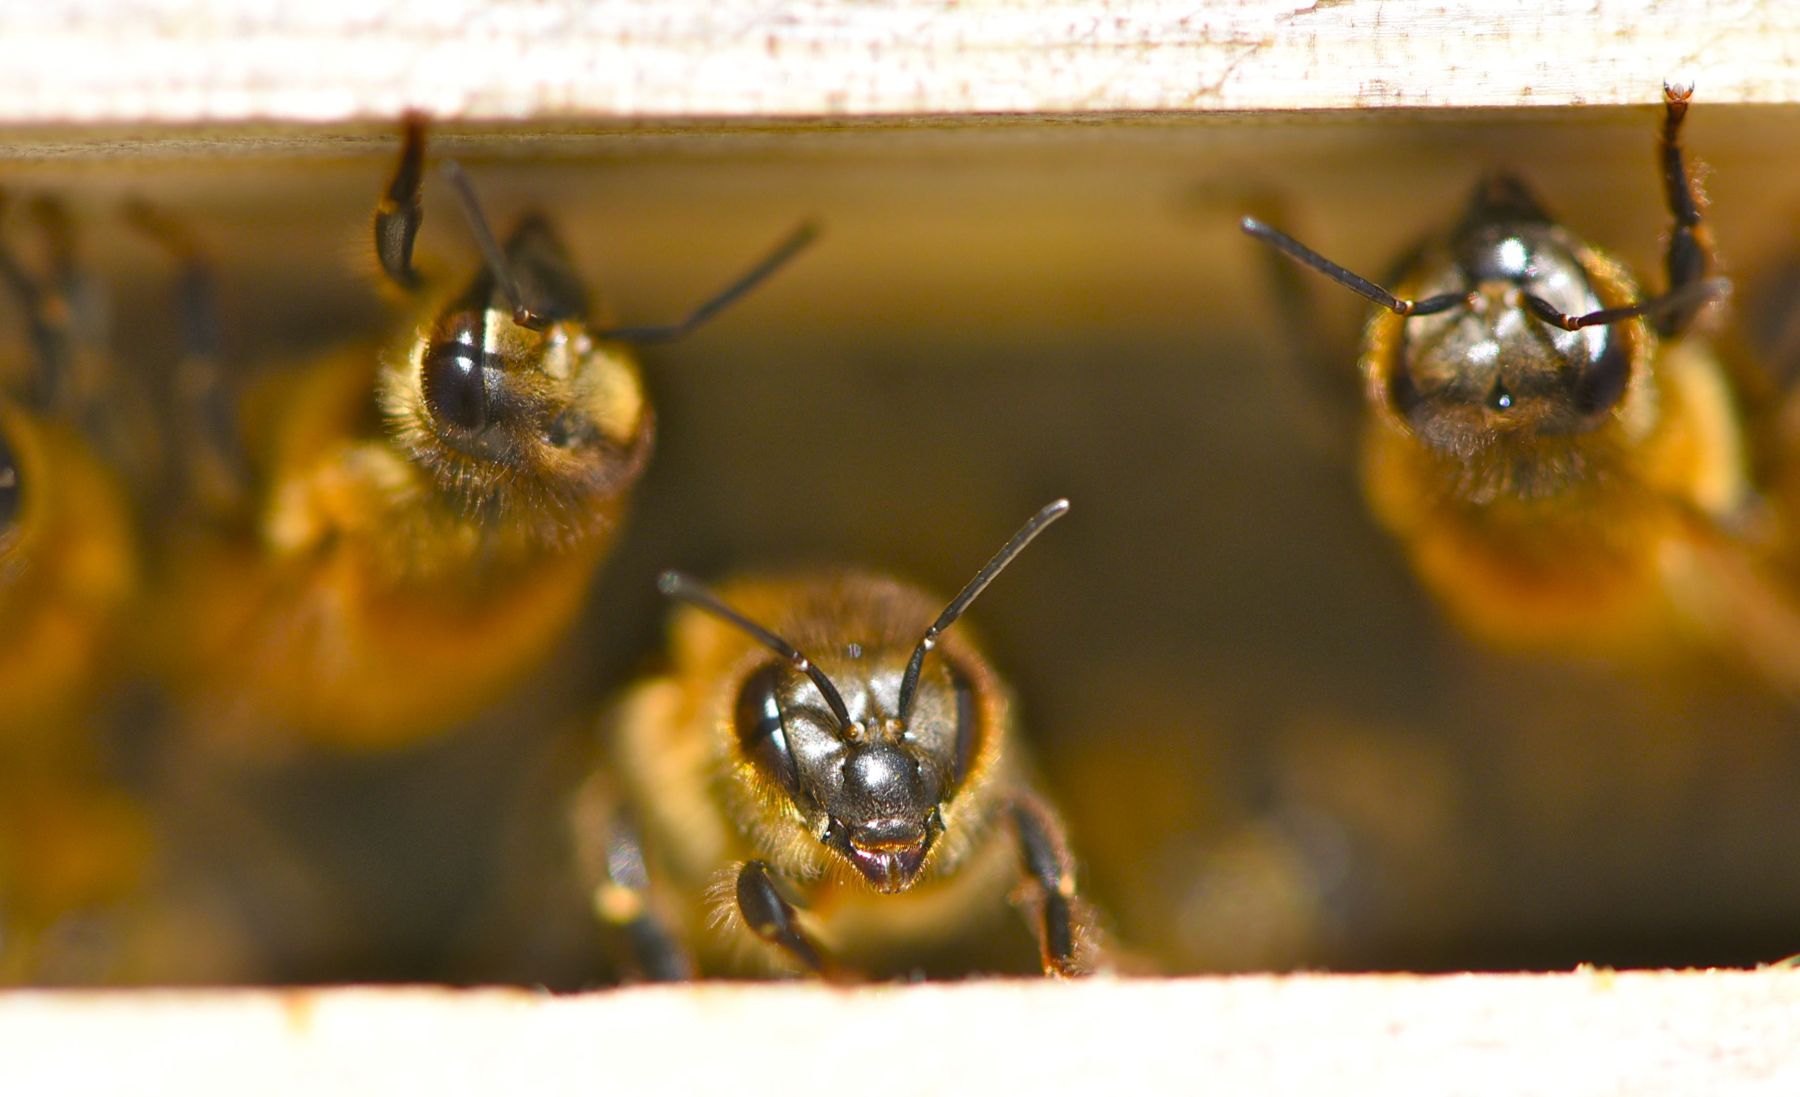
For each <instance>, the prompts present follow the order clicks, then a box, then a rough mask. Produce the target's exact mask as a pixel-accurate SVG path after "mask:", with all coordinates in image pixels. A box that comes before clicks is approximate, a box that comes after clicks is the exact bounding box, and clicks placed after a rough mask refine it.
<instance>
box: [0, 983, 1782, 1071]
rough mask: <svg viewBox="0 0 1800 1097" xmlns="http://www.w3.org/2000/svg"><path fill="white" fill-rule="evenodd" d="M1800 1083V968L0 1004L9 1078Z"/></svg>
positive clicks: (219, 996)
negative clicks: (577, 993)
mask: <svg viewBox="0 0 1800 1097" xmlns="http://www.w3.org/2000/svg"><path fill="white" fill-rule="evenodd" d="M1195 1085H1201V1086H1203V1088H1204V1089H1205V1091H1206V1092H1212V1093H1230V1094H1234V1095H1242V1094H1257V1093H1334V1094H1362V1093H1369V1094H1376V1093H1379V1094H1383V1095H1384V1097H1392V1095H1396V1094H1410V1093H1420V1094H1426V1093H1430V1094H1434V1095H1436V1094H1444V1093H1458V1094H1478V1095H1479V1094H1526V1093H1546V1094H1548V1093H1555V1094H1559V1095H1573V1097H1580V1095H1584V1094H1615V1093H1632V1094H1639V1095H1643V1094H1652V1095H1653V1094H1663V1093H1668V1094H1694V1093H1707V1094H1713V1095H1721V1097H1730V1095H1735V1094H1751V1093H1756V1094H1769V1093H1794V1092H1800V972H1797V971H1793V970H1778V969H1766V970H1760V971H1710V972H1633V973H1614V972H1609V971H1594V970H1581V971H1576V972H1573V973H1568V974H1556V975H1459V976H1436V977H1411V976H1286V977H1269V976H1245V977H1232V978H1199V979H1179V980H1113V979H1096V980H1090V981H1084V982H1074V983H1048V982H1038V981H974V982H967V983H959V984H930V985H916V986H880V987H871V988H855V989H836V988H829V987H823V986H817V985H808V984H782V985H744V984H705V985H694V986H682V987H666V988H637V989H627V990H619V991H604V992H594V993H589V994H580V995H569V996H551V995H547V994H541V993H534V992H531V991H528V990H518V989H486V990H468V991H459V990H445V989H437V988H429V987H399V988H356V987H352V988H342V989H300V990H221V991H113V992H104V991H102V992H46V991H17V992H11V993H7V994H0V1092H8V1093H38V1092H92V1093H102V1092H121V1093H122V1092H132V1093H139V1094H154V1093H170V1094H173V1093H181V1094H184V1095H195V1094H207V1093H221V1094H223V1093H233V1094H238V1093H245V1092H257V1093H290V1092H291V1093H320V1092H331V1093H334V1094H346V1093H394V1092H409V1093H452V1092H453V1093H520V1092H530V1093H546V1092H547V1093H577V1092H579V1093H606V1092H616V1093H641V1092H718V1091H720V1090H719V1089H718V1088H716V1087H721V1086H729V1088H730V1090H731V1092H733V1093H747V1094H762V1093H769V1094H783V1095H792V1094H797V1093H809V1092H820V1091H822V1090H823V1091H826V1092H851V1091H854V1092H856V1093H858V1094H859V1095H863V1094H879V1093H917V1092H920V1091H922V1090H931V1089H940V1088H945V1087H948V1088H949V1089H951V1090H954V1091H957V1092H1043V1091H1049V1092H1087V1091H1100V1090H1104V1091H1107V1092H1118V1093H1136V1092H1191V1091H1192V1087H1193V1086H1195Z"/></svg>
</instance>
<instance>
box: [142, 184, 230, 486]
mask: <svg viewBox="0 0 1800 1097" xmlns="http://www.w3.org/2000/svg"><path fill="white" fill-rule="evenodd" d="M125 216H126V219H127V220H128V221H130V223H131V224H132V226H133V227H134V228H136V229H137V230H138V231H140V232H142V233H143V234H144V235H146V236H148V237H149V238H150V239H151V240H153V241H154V242H156V243H157V244H159V245H161V246H162V248H163V249H164V250H166V251H167V252H168V253H169V254H170V256H171V257H172V258H173V259H174V260H175V263H176V276H175V309H176V312H177V314H178V315H180V317H181V338H182V343H183V344H184V346H183V352H182V359H181V363H180V364H179V365H178V366H177V367H176V369H175V374H174V384H175V406H176V408H177V414H178V415H179V416H180V417H181V418H182V420H183V423H182V425H183V427H185V428H186V430H185V434H186V436H187V437H188V438H190V439H192V450H193V452H192V454H191V459H190V460H189V462H188V467H189V468H190V469H191V470H192V475H193V477H194V481H195V483H194V485H193V486H194V487H195V489H196V493H197V494H199V495H200V496H202V497H204V498H206V499H208V500H210V501H212V502H213V503H214V504H216V505H219V506H222V507H223V506H228V505H229V504H230V502H231V501H233V500H237V499H241V498H243V497H244V496H245V495H246V494H247V493H248V492H249V486H250V480H251V472H250V459H249V457H248V456H247V455H246V454H245V453H244V449H243V442H242V439H241V438H240V437H239V436H238V428H237V421H238V415H237V412H238V408H237V393H236V391H235V390H234V389H233V388H232V386H231V384H230V380H229V375H228V373H229V371H227V370H226V368H225V360H224V359H225V354H224V337H223V336H222V335H221V330H222V324H221V322H220V319H219V286H218V279H217V277H216V276H215V274H214V272H213V267H212V262H211V260H210V259H208V258H207V255H206V251H205V249H204V248H203V247H202V246H201V244H200V242H199V241H198V240H197V239H196V238H195V237H194V234H193V231H192V230H191V229H190V228H189V227H188V226H187V225H185V224H183V223H182V222H181V221H180V220H178V219H177V218H175V217H173V216H172V215H170V214H169V213H168V212H167V211H164V210H161V209H158V208H156V207H155V206H152V205H150V204H149V203H147V202H142V201H133V202H131V203H129V204H128V205H127V206H126V208H125Z"/></svg>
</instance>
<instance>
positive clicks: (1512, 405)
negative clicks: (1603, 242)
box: [1242, 176, 1729, 458]
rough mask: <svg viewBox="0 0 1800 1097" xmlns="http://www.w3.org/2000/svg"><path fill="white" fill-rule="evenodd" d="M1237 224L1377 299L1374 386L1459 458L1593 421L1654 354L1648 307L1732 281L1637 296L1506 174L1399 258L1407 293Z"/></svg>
mask: <svg viewBox="0 0 1800 1097" xmlns="http://www.w3.org/2000/svg"><path fill="white" fill-rule="evenodd" d="M1242 227H1243V229H1244V231H1245V232H1246V233H1248V234H1250V235H1251V236H1254V237H1256V238H1257V239H1259V240H1261V241H1263V242H1264V243H1267V244H1269V245H1271V246H1272V247H1274V248H1276V249H1277V250H1279V251H1281V252H1282V253H1283V254H1285V255H1287V256H1288V257H1289V258H1291V259H1294V260H1295V261H1297V262H1300V263H1302V264H1304V265H1306V266H1309V267H1312V268H1313V269H1314V270H1316V271H1318V272H1319V273H1321V274H1323V275H1325V276H1326V277H1327V278H1330V279H1331V280H1332V281H1334V282H1337V283H1338V284H1339V285H1341V286H1343V287H1345V288H1346V289H1349V290H1351V291H1352V292H1354V293H1356V294H1358V295H1359V296H1361V297H1363V298H1364V299H1366V300H1368V301H1370V302H1372V303H1374V304H1376V305H1378V306H1380V308H1381V309H1383V310H1384V311H1382V312H1378V313H1377V314H1376V315H1375V316H1374V317H1373V318H1372V319H1371V320H1370V322H1369V327H1368V334H1367V339H1366V343H1365V354H1364V358H1365V362H1366V363H1367V370H1368V373H1369V380H1370V387H1371V393H1372V396H1373V397H1374V399H1375V400H1376V402H1377V403H1379V404H1381V405H1383V406H1384V407H1385V408H1387V409H1388V410H1390V411H1392V412H1393V414H1395V415H1397V416H1398V417H1399V418H1400V419H1401V420H1402V421H1403V422H1404V423H1405V424H1406V425H1407V427H1408V428H1409V429H1410V430H1411V432H1412V433H1413V434H1414V435H1416V436H1417V437H1418V438H1419V439H1420V440H1421V441H1423V442H1424V443H1425V444H1426V445H1427V446H1430V447H1432V448H1433V449H1436V450H1438V451H1440V452H1444V453H1447V454H1450V455H1452V456H1455V457H1459V458H1467V457H1470V456H1473V455H1474V454H1476V453H1477V452H1479V451H1482V450H1484V449H1486V448H1487V447H1489V446H1491V445H1493V444H1494V443H1496V442H1503V441H1505V440H1508V439H1516V438H1536V437H1545V436H1557V435H1563V436H1568V435H1576V434H1579V433H1581V432H1584V431H1588V430H1592V429H1595V428H1596V427H1598V426H1600V425H1601V424H1602V423H1604V422H1606V421H1608V420H1609V419H1610V418H1611V417H1612V416H1613V414H1614V412H1615V411H1617V410H1618V409H1619V408H1620V406H1621V404H1622V403H1623V402H1624V398H1625V397H1626V395H1627V394H1628V393H1629V392H1630V391H1632V387H1633V386H1632V382H1633V380H1634V378H1636V377H1638V376H1640V375H1642V374H1643V372H1644V368H1643V367H1644V365H1645V364H1646V363H1647V362H1648V361H1649V359H1650V354H1651V350H1652V346H1651V341H1652V340H1653V338H1654V336H1653V335H1652V334H1651V332H1650V329H1649V325H1648V324H1646V323H1645V318H1647V317H1654V316H1666V315H1673V314H1678V313H1682V312H1686V311H1691V310H1694V309H1697V308H1698V307H1700V306H1701V305H1703V304H1704V303H1705V302H1706V301H1707V300H1710V299H1712V298H1714V297H1718V296H1721V295H1723V294H1724V293H1725V292H1727V291H1728V290H1729V285H1728V284H1727V283H1726V282H1725V281H1724V280H1723V279H1717V278H1713V279H1702V280H1699V281H1694V282H1689V283H1687V284H1685V285H1683V286H1681V287H1680V288H1678V289H1676V290H1673V291H1671V292H1669V293H1666V294H1664V295H1662V296H1660V297H1654V298H1649V299H1638V298H1637V296H1636V295H1637V287H1636V285H1635V284H1634V283H1633V282H1632V280H1631V278H1630V276H1629V275H1628V274H1627V273H1626V271H1625V270H1624V268H1623V267H1621V266H1620V265H1619V264H1617V263H1615V262H1613V261H1612V260H1610V259H1607V258H1606V257H1605V256H1603V255H1601V254H1600V253H1598V252H1597V251H1595V250H1594V249H1592V248H1590V247H1588V246H1587V245H1585V244H1583V243H1582V242H1581V241H1579V240H1577V239H1576V238H1575V237H1574V236H1573V235H1572V234H1571V233H1569V232H1568V231H1567V230H1566V229H1564V228H1562V227H1561V226H1560V225H1557V224H1556V223H1555V222H1554V221H1553V220H1552V219H1551V218H1550V215H1549V214H1547V213H1545V212H1544V209H1543V207H1542V206H1541V205H1539V204H1538V202H1537V200H1536V198H1534V197H1533V196H1532V194H1531V192H1530V191H1529V190H1528V189H1527V188H1526V187H1525V185H1524V184H1523V183H1521V182H1520V181H1518V180H1517V179H1514V178H1512V177H1510V176H1497V177H1495V178H1493V179H1490V180H1488V181H1486V182H1484V183H1483V184H1482V185H1481V186H1480V187H1478V188H1477V189H1476V193H1475V197H1474V200H1473V201H1472V202H1471V203H1470V206H1469V209H1468V211H1467V213H1466V214H1465V216H1464V218H1463V220H1462V222H1461V224H1460V225H1459V226H1458V227H1457V228H1456V230H1455V231H1454V232H1452V233H1451V235H1450V237H1449V239H1448V240H1447V241H1445V242H1444V243H1442V244H1440V245H1438V246H1435V247H1431V248H1427V249H1424V250H1423V251H1422V252H1421V253H1420V255H1419V257H1418V258H1417V259H1416V260H1414V261H1413V262H1411V263H1409V264H1408V265H1407V268H1406V272H1405V276H1404V280H1403V281H1402V282H1401V284H1400V288H1401V289H1403V290H1406V291H1409V292H1410V293H1411V294H1412V296H1407V297H1402V296H1396V295H1395V294H1393V293H1391V292H1389V291H1388V290H1386V289H1384V288H1383V287H1381V286H1379V285H1376V284H1375V283H1374V282H1371V281H1369V280H1368V279H1366V278H1364V277H1362V276H1361V275H1358V274H1356V273H1354V272H1352V271H1350V270H1348V269H1346V268H1344V267H1341V266H1339V265H1338V264H1336V263H1334V262H1332V261H1331V260H1329V259H1326V258H1325V257H1324V256H1322V255H1320V254H1319V253H1318V252H1315V251H1313V250H1312V249H1310V248H1308V247H1306V246H1305V245H1304V244H1301V243H1300V242H1299V241H1297V240H1295V239H1293V238H1292V237H1290V236H1288V235H1286V234H1284V233H1282V232H1280V231H1278V230H1276V229H1273V228H1270V227H1269V226H1267V225H1265V224H1263V223H1262V222H1260V221H1257V220H1256V219H1254V218H1249V217H1246V218H1244V219H1243V222H1242Z"/></svg>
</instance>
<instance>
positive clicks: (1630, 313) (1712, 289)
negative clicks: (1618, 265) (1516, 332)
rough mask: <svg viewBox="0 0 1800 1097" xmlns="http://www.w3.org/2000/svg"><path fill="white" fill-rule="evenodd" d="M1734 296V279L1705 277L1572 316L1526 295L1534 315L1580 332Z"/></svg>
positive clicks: (1527, 302)
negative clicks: (1654, 294) (1613, 306)
mask: <svg viewBox="0 0 1800 1097" xmlns="http://www.w3.org/2000/svg"><path fill="white" fill-rule="evenodd" d="M1729 296H1731V280H1730V279H1729V278H1703V279H1701V280H1700V281H1698V282H1689V283H1688V284H1687V285H1685V286H1681V287H1680V288H1678V289H1673V290H1670V291H1669V292H1668V293H1665V294H1663V295H1662V296H1660V297H1652V298H1650V299H1648V300H1646V301H1639V302H1637V303H1635V304H1630V305H1621V306H1619V307H1618V308H1616V309H1600V310H1598V311H1596V312H1590V313H1585V314H1583V315H1581V316H1570V315H1569V314H1568V313H1566V312H1561V311H1559V310H1558V309H1557V307H1556V306H1555V305H1552V304H1551V303H1550V302H1548V301H1546V300H1544V299H1543V298H1542V297H1537V296H1534V295H1532V294H1527V295H1526V296H1525V306H1526V307H1527V308H1529V309H1530V310H1531V314H1532V315H1533V316H1535V317H1537V318H1538V319H1539V320H1542V321H1543V322H1544V323H1546V324H1549V325H1551V326H1552V327H1558V328H1561V329H1563V330H1564V331H1579V330H1581V329H1582V328H1591V327H1604V326H1606V325H1608V324H1616V323H1618V322H1619V321H1621V320H1629V319H1631V318H1632V317H1634V316H1661V315H1663V314H1665V313H1670V312H1682V311H1685V310H1687V309H1690V308H1697V307H1699V306H1700V305H1703V304H1705V303H1707V302H1708V301H1716V300H1719V299H1721V298H1725V297H1729Z"/></svg>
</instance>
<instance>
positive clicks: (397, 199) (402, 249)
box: [375, 115, 425, 292]
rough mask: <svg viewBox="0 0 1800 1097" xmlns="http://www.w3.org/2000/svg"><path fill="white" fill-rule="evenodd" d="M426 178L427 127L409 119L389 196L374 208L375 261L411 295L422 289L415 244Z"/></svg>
mask: <svg viewBox="0 0 1800 1097" xmlns="http://www.w3.org/2000/svg"><path fill="white" fill-rule="evenodd" d="M424 178H425V123H424V121H423V120H422V119H420V118H419V117H418V116H417V115H408V116H407V119H406V129H405V131H404V136H403V137H402V139H401V145H400V162H399V163H398V164H396V165H395V167H394V176H393V178H392V179H390V180H388V186H387V192H386V193H384V194H383V195H382V196H381V202H380V203H379V204H378V205H377V206H376V207H375V258H376V259H378V260H380V262H381V269H382V271H383V273H385V274H386V275H387V276H388V278H389V280H391V281H392V282H393V283H394V284H395V285H396V286H399V287H400V288H401V289H403V290H406V291H408V292H411V291H413V290H416V289H418V288H419V286H420V284H421V280H420V278H419V272H418V271H417V270H415V269H414V268H413V241H414V240H415V239H416V238H417V237H418V235H419V223H420V222H421V221H423V220H424V219H425V209H424V206H423V204H422V203H421V201H420V199H419V191H420V188H421V187H422V186H423V185H424Z"/></svg>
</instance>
